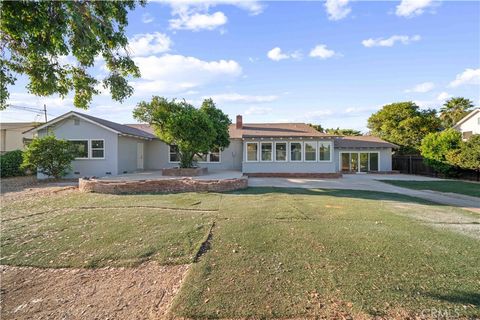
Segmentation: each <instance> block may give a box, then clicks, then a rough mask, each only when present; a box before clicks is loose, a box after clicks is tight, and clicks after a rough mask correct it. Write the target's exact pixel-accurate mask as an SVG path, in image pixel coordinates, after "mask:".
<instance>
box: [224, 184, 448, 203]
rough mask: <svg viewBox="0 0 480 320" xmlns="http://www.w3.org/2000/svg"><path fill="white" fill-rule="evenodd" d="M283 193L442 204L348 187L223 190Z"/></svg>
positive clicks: (238, 192) (240, 192)
mask: <svg viewBox="0 0 480 320" xmlns="http://www.w3.org/2000/svg"><path fill="white" fill-rule="evenodd" d="M269 193H275V194H285V195H295V194H298V195H311V196H331V197H339V198H356V199H365V200H391V201H400V202H408V203H415V204H423V205H435V206H443V205H442V204H439V203H436V202H432V201H428V200H424V199H420V198H415V197H411V196H406V195H402V194H398V193H388V192H379V191H366V190H349V189H316V188H315V189H307V188H283V187H282V188H280V187H249V188H247V189H244V190H237V191H231V192H225V194H237V195H262V194H269Z"/></svg>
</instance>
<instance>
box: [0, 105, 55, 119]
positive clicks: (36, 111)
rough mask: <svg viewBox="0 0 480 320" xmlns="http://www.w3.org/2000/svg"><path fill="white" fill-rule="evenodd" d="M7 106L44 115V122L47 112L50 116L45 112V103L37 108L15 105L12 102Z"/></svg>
mask: <svg viewBox="0 0 480 320" xmlns="http://www.w3.org/2000/svg"><path fill="white" fill-rule="evenodd" d="M7 107H10V108H13V109H18V110H23V111H28V112H33V113H36V114H37V115H43V116H44V117H45V122H48V118H47V114H48V115H50V116H51V114H49V113H47V105H45V104H44V105H43V109H39V108H33V107H25V106H16V105H13V104H9V105H7Z"/></svg>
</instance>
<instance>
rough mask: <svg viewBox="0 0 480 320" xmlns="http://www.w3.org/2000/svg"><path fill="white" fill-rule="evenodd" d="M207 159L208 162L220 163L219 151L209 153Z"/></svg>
mask: <svg viewBox="0 0 480 320" xmlns="http://www.w3.org/2000/svg"><path fill="white" fill-rule="evenodd" d="M209 157H210V158H209V161H210V162H220V149H214V150H213V151H211V152H210V154H209Z"/></svg>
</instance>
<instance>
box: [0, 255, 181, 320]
mask: <svg viewBox="0 0 480 320" xmlns="http://www.w3.org/2000/svg"><path fill="white" fill-rule="evenodd" d="M0 268H1V276H2V285H1V300H0V305H1V309H0V310H1V318H2V319H32V318H34V319H162V318H164V317H165V315H166V313H167V311H168V309H169V308H170V304H171V302H172V300H173V297H174V296H175V294H176V293H177V291H178V289H179V288H180V285H181V283H182V281H183V279H184V277H185V275H186V272H187V270H188V265H177V266H160V265H158V264H157V263H154V262H149V263H145V264H143V265H141V266H139V267H137V268H102V269H38V268H30V267H10V266H1V267H0Z"/></svg>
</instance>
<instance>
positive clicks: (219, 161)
mask: <svg viewBox="0 0 480 320" xmlns="http://www.w3.org/2000/svg"><path fill="white" fill-rule="evenodd" d="M170 147H171V145H168V163H180V161H170V154H171V153H172V152H170ZM210 154H211V152H208V153H207V161H197V163H211V164H218V163H222V150H219V152H218V161H210Z"/></svg>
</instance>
